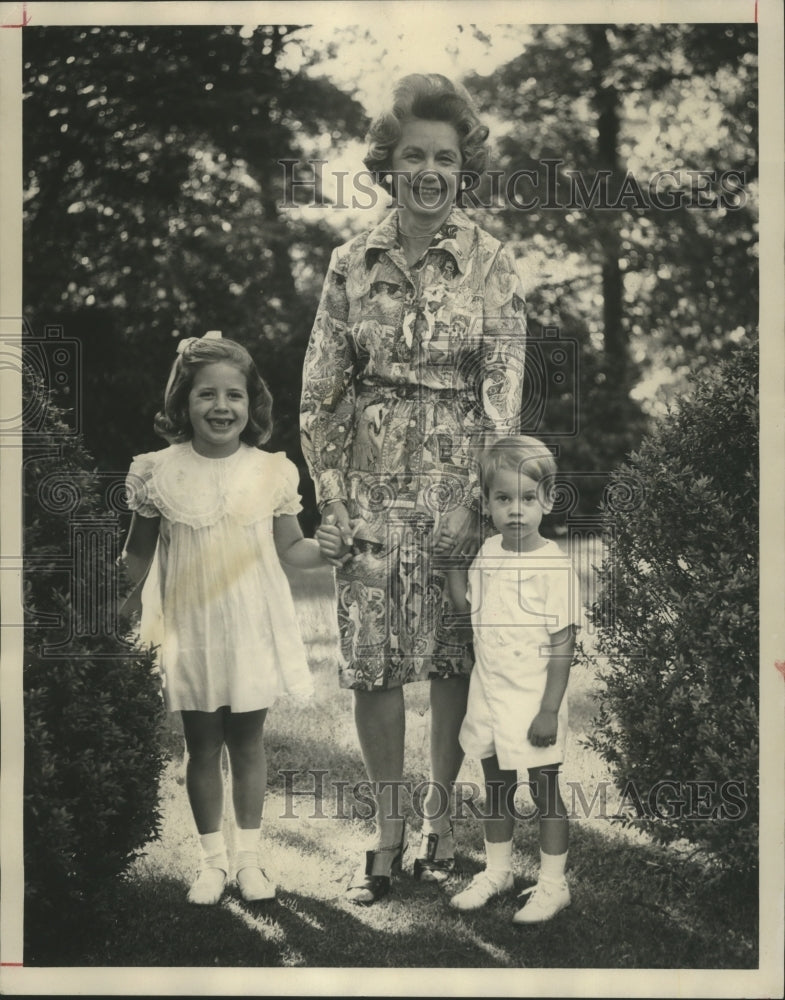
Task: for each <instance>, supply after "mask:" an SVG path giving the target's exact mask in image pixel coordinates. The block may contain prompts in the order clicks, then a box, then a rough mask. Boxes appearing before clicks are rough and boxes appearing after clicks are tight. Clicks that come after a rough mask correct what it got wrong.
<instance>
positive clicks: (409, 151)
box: [392, 118, 462, 217]
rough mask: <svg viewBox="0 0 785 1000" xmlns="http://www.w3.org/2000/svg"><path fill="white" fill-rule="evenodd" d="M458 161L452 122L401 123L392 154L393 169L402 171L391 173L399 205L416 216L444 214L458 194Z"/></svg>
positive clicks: (459, 147)
mask: <svg viewBox="0 0 785 1000" xmlns="http://www.w3.org/2000/svg"><path fill="white" fill-rule="evenodd" d="M461 163H462V158H461V145H460V139H459V137H458V133H457V132H456V131H455V129H454V128H453V126H452V125H450V124H448V123H447V122H431V121H424V120H423V119H422V118H411V119H410V120H409V121H407V122H404V124H403V126H402V128H401V138H400V139H399V141H398V145H397V146H396V147H395V149H394V150H393V154H392V168H393V170H394V171H399V170H400V171H405V172H406V173H405V174H404V175H396V174H393V185H394V189H395V193H396V195H397V197H398V202H399V204H400V205H402V206H403V207H404V208H407V209H408V210H409V211H411V212H413V213H415V214H416V215H419V216H426V217H428V216H437V217H438V216H440V215H444V214H445V211H446V210H447V209H448V208H449V207H450V206H451V205H452V204H453V202H454V201H455V198H456V195H457V193H458V174H459V172H460V169H461ZM407 174H408V175H410V176H406V175H407Z"/></svg>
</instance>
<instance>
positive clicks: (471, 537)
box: [433, 507, 481, 559]
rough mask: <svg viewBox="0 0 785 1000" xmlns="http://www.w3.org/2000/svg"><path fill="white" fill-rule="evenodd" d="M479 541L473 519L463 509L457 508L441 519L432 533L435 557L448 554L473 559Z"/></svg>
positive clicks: (470, 514) (469, 513)
mask: <svg viewBox="0 0 785 1000" xmlns="http://www.w3.org/2000/svg"><path fill="white" fill-rule="evenodd" d="M480 541H481V540H480V536H479V533H478V526H477V523H476V519H475V517H474V516H473V515H472V513H471V511H469V510H467V509H466V508H465V507H459V508H457V509H456V510H455V511H452V512H450V514H446V515H445V516H444V517H442V519H441V521H440V523H439V526H438V528H437V529H436V532H435V533H434V539H433V551H434V553H435V554H436V555H445V554H446V553H450V555H454V556H466V557H467V558H468V559H473V558H474V557H475V556H476V555H477V551H478V549H479V548H480Z"/></svg>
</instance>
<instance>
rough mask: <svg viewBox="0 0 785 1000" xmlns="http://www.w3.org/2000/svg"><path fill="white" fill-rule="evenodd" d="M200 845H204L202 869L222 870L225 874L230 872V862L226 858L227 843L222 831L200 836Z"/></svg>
mask: <svg viewBox="0 0 785 1000" xmlns="http://www.w3.org/2000/svg"><path fill="white" fill-rule="evenodd" d="M199 843H200V844H201V845H202V868H203V869H204V868H220V869H222V870H223V871H224V872H228V871H229V860H228V858H227V857H226V842H225V841H224V835H223V833H222V832H221V831H220V830H216V831H215V833H202V834H200V835H199Z"/></svg>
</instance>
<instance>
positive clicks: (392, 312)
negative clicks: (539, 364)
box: [301, 209, 526, 691]
mask: <svg viewBox="0 0 785 1000" xmlns="http://www.w3.org/2000/svg"><path fill="white" fill-rule="evenodd" d="M523 306H524V302H523V291H522V288H521V284H520V280H519V278H518V274H517V272H516V269H515V264H514V261H513V258H512V256H511V254H510V253H509V251H508V250H506V249H505V248H504V247H503V246H502V244H500V243H499V241H498V240H496V239H495V238H493V237H492V236H490V235H489V234H488V233H486V232H484V231H483V230H482V229H480V228H479V227H478V226H476V225H475V224H474V223H472V222H471V221H470V220H469V219H468V217H467V216H466V215H465V214H464V213H463V212H462V211H460V210H458V209H454V210H453V211H452V212H451V213H450V215H449V216H448V217H447V219H446V221H445V222H444V224H443V225H442V227H441V229H440V230H439V232H438V233H437V234H436V235H435V236H434V238H433V240H432V242H431V244H430V246H429V247H428V249H427V250H426V251H425V253H424V254H423V256H422V257H421V258H420V260H419V261H417V263H416V264H414V265H412V266H409V265H408V264H407V263H406V259H405V257H404V254H403V251H402V249H401V245H400V241H399V236H398V223H397V213H395V212H393V213H392V214H390V215H389V216H388V217H387V218H385V219H384V220H383V221H382V222H381V223H380V224H379V225H378V226H377V227H376V228H375V229H374V230H372V231H371V232H370V233H365V234H362V235H360V236H357V237H355V238H354V239H352V240H350V241H349V242H348V243H346V244H344V245H343V246H341V247H338V248H337V249H336V250H335V251H334V252H333V255H332V258H331V261H330V269H329V272H328V274H327V278H326V281H325V285H324V289H323V292H322V298H321V302H320V304H319V311H318V313H317V316H316V321H315V323H314V327H313V331H312V334H311V339H310V343H309V345H308V350H307V353H306V357H305V366H304V371H303V395H302V405H301V427H302V446H303V453H304V455H305V458H306V461H307V462H308V466H309V469H310V471H311V475H312V476H313V479H314V482H315V484H316V495H317V500H318V501H319V504H320V506H322V505H324V504H325V503H326V502H327V501H329V500H332V499H342V500H344V501H345V502H346V503H347V506H348V508H349V513H350V516H351V517H353V518H356V519H358V520H357V529H356V531H355V546H354V550H353V557H352V558H351V559H350V560H349V561H348V562H347V563H346V564H345V565H344V566H343V568H342V569H340V570H339V571H338V573H337V585H338V624H339V630H340V637H341V651H342V659H343V662H342V664H341V668H340V673H341V684H342V686H343V687H350V688H360V689H363V690H369V691H370V690H375V689H378V688H387V687H394V686H396V685H400V684H405V683H407V682H409V681H413V680H423V679H425V678H427V677H429V676H442V677H449V676H451V675H453V674H456V673H467V672H469V671H470V670H471V666H472V653H471V645H470V643H467V641H466V634H465V632H463V630H461V632H460V633H459V632H457V630H456V628H455V624H454V621H453V616H454V612H453V608H452V605H451V603H450V600H449V596H448V594H447V592H446V590H445V576H444V559H441V560H439V559H437V558H436V556H435V555H434V553H433V546H434V540H435V538H436V537H437V535H438V532H439V530H440V529H441V527H442V526H443V525H444V524H445V522H446V524H448V525H449V527H450V529H452V530H453V531H455V532H457V533H458V535H459V536H460V535H462V534H466V535H468V534H471V533H473V532H476V531H477V530H478V525H477V521H478V518H479V511H480V491H479V486H478V482H477V471H476V470H477V457H478V454H479V452H480V451H481V450H482V448H483V446H484V444H485V443H486V441H487V439H488V438H489V437H495V436H496V435H499V434H501V435H505V434H514V433H516V432H517V431H518V424H519V414H520V408H521V392H522V384H523V371H524V354H525V342H526V328H525V321H524V314H523Z"/></svg>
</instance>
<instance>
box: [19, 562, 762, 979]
mask: <svg viewBox="0 0 785 1000" xmlns="http://www.w3.org/2000/svg"><path fill="white" fill-rule="evenodd" d="M319 582H320V586H319V588H317V591H316V592H314V587H313V578H312V579H311V581H310V583H309V587H308V591H309V592H306V589H305V588H304V586H303V584H302V582H300V581H294V590H295V597H296V599H297V601H298V606H299V608H300V611H301V615H302V619H301V620H302V628H303V632H304V636H305V638H306V641H307V645H308V648H309V653H310V657H311V664H312V669H313V674H314V680H315V684H316V695H315V698H314V700H313V702H312V703H311V704H308V705H302V704H296V703H293V702H289V701H281V702H279V703H278V704H277V705H276V706H275V707H274V708H273V709H272V710H271V711H270V713H269V715H268V722H267V727H266V745H267V748H268V762H269V790H268V796H267V802H266V805H265V820H264V825H263V843H264V845H265V852H266V858H265V865H266V867H267V870H268V874H270V876H271V877H273V878H274V879H275V880H276V881H277V882H278V885H279V897H278V900H277V901H276V902H275V903H272V904H257V905H249V904H246V903H243V902H242V900H241V899H240V897H239V894H238V893H237V890H236V887H235V886H233V885H231V886H230V887H229V889H228V891H227V892H226V894H225V896H224V898H223V900H222V901H221V903H220V904H219V905H218V906H215V907H211V908H196V907H192V906H189V905H188V903H187V902H186V891H187V886H188V884H189V881H190V879H191V878H192V877H193V874H194V871H195V868H196V866H197V863H198V850H197V840H196V836H195V832H194V828H193V822H192V819H191V816H190V811H189V808H188V804H187V800H186V795H185V789H184V787H183V783H182V782H183V766H182V739H181V736H180V734H179V732H178V731H177V729H176V727H174V726H173V727H172V728H171V729H170V739H171V749H172V760H171V762H170V764H169V765H168V768H167V771H166V774H165V776H164V780H163V782H162V788H161V793H162V803H163V815H164V823H163V829H162V833H161V838H160V840H158V841H156V842H153V843H151V844H150V845H148V847H147V849H146V852H145V854H144V855H143V856H141V857H139V858H138V859H137V860H136V861H135V862H134V864H133V866H132V867H131V869H130V871H129V872H128V873H127V875H126V876H125V877H124V878H123V879H122V880H120V881H118V882H116V883H114V884H112V885H111V886H109V887H107V890H106V892H105V893H104V894H103V895H102V896H101V898H100V899H99V900H98V901H97V902H96V905H95V907H94V909H93V910H92V913H93V919H92V921H88V925H89V926H87V925H86V926H85V927H84V928H83V930H84V934H83V935H82V938H83V940H82V944H81V945H80V946H79V947H78V948H75V947H74V945H73V943H71V944H70V945H69V948H70V950H69V952H68V957H67V960H65V961H64V960H59V961H55V962H52V960H51V957H50V958H49V963H51V964H62V965H74V966H76V965H85V966H141V967H145V966H157V967H161V966H173V967H184V966H200V967H235V966H236V967H246V966H275V967H308V966H310V967H320V966H323V967H353V966H357V967H372V966H384V967H390V968H395V967H445V968H449V967H454V968H486V967H487V968H505V967H509V968H576V969H577V968H613V969H646V968H649V969H668V968H671V969H701V968H708V969H712V968H725V969H731V968H738V969H741V968H744V969H751V968H755V967H756V966H757V900H756V899H755V898H752V897H750V896H744V895H743V894H740V893H739V892H733V891H732V890H730V891H729V890H728V888H727V886H726V887H723V888H721V887H719V886H717V885H716V884H714V883H711V882H710V881H709V880H708V879H707V877H706V873H705V871H704V870H703V869H702V868H701V867H700V866H699V865H697V864H696V863H694V862H690V861H689V860H687V859H686V858H685V856H684V854H683V852H682V853H680V852H678V851H674V850H672V849H671V850H669V851H668V850H664V849H661V848H658V847H656V846H654V845H652V844H651V843H649V842H648V841H647V840H645V839H644V838H643V837H642V836H640V835H638V834H634V833H631V832H630V831H626V830H624V829H621V828H620V827H618V826H617V825H615V824H611V823H610V822H609V821H608V820H603V819H601V818H590V819H576V820H575V821H574V822H573V823H572V824H571V848H570V862H569V869H568V874H569V878H570V884H571V889H572V896H573V903H572V905H571V906H570V907H569V908H568V909H567V910H565V911H563V912H562V913H561V914H560V915H559V916H558V917H557V918H556V919H555V920H554V921H552V922H551V923H548V924H545V925H541V926H535V927H529V928H521V927H517V926H514V925H512V924H511V923H510V917H511V915H512V912H513V910H514V909H515V899H514V896H513V895H509V896H507V897H505V898H501V899H498V900H496V901H494V902H493V903H492V904H491V905H489V906H488V907H487V908H485V909H484V910H481V911H479V912H476V913H474V914H469V915H463V914H457V913H455V912H454V911H452V910H450V908H449V907H448V905H447V901H448V896H449V894H450V893H451V892H453V891H455V890H456V889H457V888H458V887H460V886H461V885H463V884H464V883H465V880H466V879H467V878H468V877H469V876H471V875H472V874H473V873H474V872H476V871H478V870H479V869H480V868H481V867H482V864H483V839H482V829H481V826H480V823H479V821H478V820H474V819H466V820H465V821H460V822H458V823H457V824H456V837H457V845H458V850H459V853H460V858H461V862H462V866H463V874H462V876H460V877H457V878H455V879H453V880H452V882H451V884H449V885H448V886H447V887H446V888H440V887H436V886H431V885H422V884H419V883H416V882H415V881H414V880H413V878H412V876H411V854H412V853H413V852H410V856H409V863H408V864H405V866H404V874H403V875H402V877H401V878H400V879H398V880H396V882H395V884H394V889H393V893H392V894H391V896H390V897H388V899H386V900H384V901H382V902H380V903H378V904H376V905H374V906H372V907H368V908H364V907H357V906H353V905H351V904H350V903H347V902H345V901H344V899H343V889H344V886H345V884H346V880H347V877H348V875H349V874H350V873H351V872H352V871H353V869H354V868H355V867H356V866H357V864H358V861H359V860H360V858H361V857H362V852H363V851H364V849H365V847H366V843H367V840H368V838H369V835H370V834H371V831H372V823H371V822H370V821H369V820H364V819H359V818H354V819H353V818H351V817H350V816H349V817H348V818H339V817H337V816H336V815H335V813H336V811H337V809H336V804H335V801H334V798H333V796H332V795H331V794H330V793H329V790H328V794H327V795H326V796H325V798H324V800H322V801H321V811H322V812H323V813H324V814H325V818H320V817H319V816H318V815H315V813H317V812H318V811H319V810H318V809H317V808H316V804H315V802H316V800H315V799H314V797H313V796H311V797H304V798H302V797H301V798H296V799H294V800H293V806H292V808H291V810H290V815H289V817H287V816H286V812H287V800H286V797H285V794H284V785H283V779H282V778H281V776H280V773H279V772H280V771H282V770H286V769H288V770H296V771H298V772H305V771H307V770H308V769H311V768H321V769H325V770H328V771H329V772H330V775H331V776H333V777H335V778H340V779H342V780H344V781H346V782H348V783H349V788H348V789H347V791H346V795H345V804H346V812H347V813H348V812H349V811H350V809H351V805H352V802H353V799H352V796H351V786H352V785H353V784H354V783H355V782H359V781H362V780H363V779H364V778H365V774H364V770H363V767H362V762H361V759H360V754H359V750H358V746H357V741H356V736H355V732H354V724H353V719H352V709H351V695H350V693H349V692H346V691H341V690H339V688H338V684H337V679H336V671H335V653H334V649H335V647H334V642H335V634H334V624H333V609H332V604H331V598H330V580H329V577H327V576H324V577H323V578H322V579H321V580H320V581H319ZM570 710H571V726H572V733H571V737H570V745H569V747H568V758H567V761H566V763H565V766H564V780H565V781H581V782H583V783H584V784H586V785H588V786H591V785H592V784H593V783H594V782H596V781H600V780H603V779H607V778H608V774H607V771H606V768H605V766H604V764H603V762H602V761H601V760H600V759H599V758H598V757H596V755H593V754H592V753H591V752H590V751H589V750H587V749H585V748H583V747H582V746H581V745H580V740H581V738H582V736H583V735H584V734H585V732H586V731H587V729H588V727H589V726H590V725H591V718H592V714H593V703H592V678H591V676H589V675H588V672H587V671H586V670H580V669H576V671H574V675H573V678H572V680H571V692H570ZM428 721H429V720H428V710H427V685H412V686H411V689H409V690H407V738H406V739H407V746H406V775H405V777H406V778H407V779H409V780H411V781H412V782H413V783H415V784H416V783H417V782H418V781H419V780H422V779H423V778H425V776H426V773H427V739H428ZM460 778H461V780H463V781H475V782H477V783H479V782H480V778H481V771H480V767H479V764H478V762H476V761H466V762H465V764H464V767H463V769H462V772H461V775H460ZM227 781H228V778H227ZM297 787H298V788H300V789H302V788H304V787H306V776H305V775H303V774H302V773H301V774H300V775H299V776H298V779H297ZM227 791H228V789H227ZM525 802H526V798H525V796H524V797H523V799H522V803H524V804H525ZM404 809H405V811H406V812H407V814H408V818H409V821H410V829H411V830H412V837H411V841H412V847H413V848H414V846H415V845H416V843H417V840H418V838H417V836H416V835H415V834H416V831H417V830H418V829H419V820H418V819H417V817H416V816H415V815H414V812H413V810H412V806H411V803H410V801H409V799H408V798H404ZM291 812H293V813H294V814H295V817H294V818H293V817H292V816H291ZM226 826H227V832H228V835H229V836H231V824H230V823H229V822H228V821H227V824H226ZM515 848H516V849H515V875H516V883H517V884H518V885H522V884H524V883H528V882H530V881H532V880H533V879H534V877H535V876H536V867H537V859H538V847H537V839H536V823H535V822H531V821H530V822H521V823H520V824H518V828H517V829H516V834H515ZM33 957H34V958H35V956H33ZM30 964H47V961H46V959H45V958H44V957H41V958H40V960H39V961H38V962H36V961H32V962H30Z"/></svg>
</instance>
